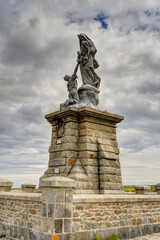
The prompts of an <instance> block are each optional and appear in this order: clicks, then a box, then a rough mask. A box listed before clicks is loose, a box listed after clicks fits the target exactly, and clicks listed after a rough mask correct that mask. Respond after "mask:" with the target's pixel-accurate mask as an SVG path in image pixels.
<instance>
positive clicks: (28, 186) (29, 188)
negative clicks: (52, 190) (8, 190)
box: [21, 183, 36, 193]
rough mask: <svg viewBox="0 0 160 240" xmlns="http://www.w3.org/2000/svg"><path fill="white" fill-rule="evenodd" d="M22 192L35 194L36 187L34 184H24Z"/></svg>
mask: <svg viewBox="0 0 160 240" xmlns="http://www.w3.org/2000/svg"><path fill="white" fill-rule="evenodd" d="M21 188H22V191H24V192H28V193H33V192H34V191H35V188H36V185H35V184H32V183H23V184H22V185H21Z"/></svg>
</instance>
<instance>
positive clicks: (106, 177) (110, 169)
mask: <svg viewBox="0 0 160 240" xmlns="http://www.w3.org/2000/svg"><path fill="white" fill-rule="evenodd" d="M46 119H47V120H48V122H49V123H50V124H51V125H52V137H51V145H50V147H49V155H50V156H49V163H48V169H47V170H46V171H45V173H44V176H42V178H41V179H44V178H48V177H51V176H64V177H69V178H72V179H74V180H75V181H76V189H75V193H106V191H108V190H116V191H122V189H123V188H122V177H121V168H120V162H119V149H118V143H117V138H116V124H117V123H119V122H121V121H122V120H123V119H124V118H123V117H122V116H119V115H116V114H111V113H109V112H106V111H101V110H97V109H93V108H90V107H81V108H76V107H69V108H66V109H63V110H60V111H57V112H53V113H51V114H48V115H46Z"/></svg>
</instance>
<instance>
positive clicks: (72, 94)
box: [60, 72, 79, 109]
mask: <svg viewBox="0 0 160 240" xmlns="http://www.w3.org/2000/svg"><path fill="white" fill-rule="evenodd" d="M77 78H78V77H77V75H76V74H75V72H74V73H73V74H72V76H69V75H65V76H64V80H65V81H67V82H68V83H67V89H68V92H69V95H68V99H67V100H66V101H65V102H64V103H62V104H60V109H64V108H67V107H68V106H69V105H73V104H76V103H78V101H79V97H78V91H77V85H78V84H77V80H76V79H77Z"/></svg>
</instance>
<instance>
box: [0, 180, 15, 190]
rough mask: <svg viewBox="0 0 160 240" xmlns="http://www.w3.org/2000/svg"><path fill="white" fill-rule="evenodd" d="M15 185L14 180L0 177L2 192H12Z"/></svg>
mask: <svg viewBox="0 0 160 240" xmlns="http://www.w3.org/2000/svg"><path fill="white" fill-rule="evenodd" d="M12 186H13V182H12V181H10V180H8V179H3V178H0V192H3V191H5V192H10V191H11V188H12Z"/></svg>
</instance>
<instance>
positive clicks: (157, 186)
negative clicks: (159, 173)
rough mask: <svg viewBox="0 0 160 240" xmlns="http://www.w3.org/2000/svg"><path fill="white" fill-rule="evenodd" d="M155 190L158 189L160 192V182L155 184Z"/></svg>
mask: <svg viewBox="0 0 160 240" xmlns="http://www.w3.org/2000/svg"><path fill="white" fill-rule="evenodd" d="M155 190H156V191H157V194H160V183H157V184H156V185H155Z"/></svg>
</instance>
